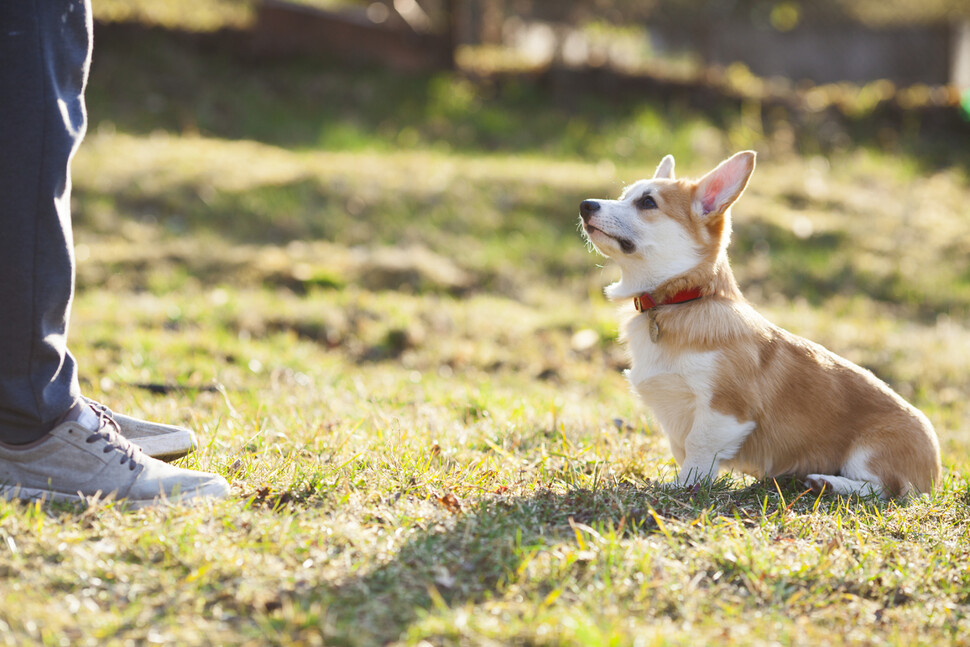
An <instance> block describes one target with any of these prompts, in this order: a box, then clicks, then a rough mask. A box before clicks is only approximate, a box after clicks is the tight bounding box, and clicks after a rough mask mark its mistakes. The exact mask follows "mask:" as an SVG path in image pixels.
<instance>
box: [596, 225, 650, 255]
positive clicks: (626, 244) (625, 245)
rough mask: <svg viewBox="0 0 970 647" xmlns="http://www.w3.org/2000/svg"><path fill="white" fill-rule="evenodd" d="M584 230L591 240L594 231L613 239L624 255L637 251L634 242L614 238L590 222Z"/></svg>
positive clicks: (617, 237)
mask: <svg viewBox="0 0 970 647" xmlns="http://www.w3.org/2000/svg"><path fill="white" fill-rule="evenodd" d="M583 228H584V229H586V235H587V236H590V237H591V238H590V239H591V240H592V235H593V232H594V231H598V232H599V233H601V234H603V235H604V236H606V237H607V238H612V239H613V240H615V241H616V244H617V245H619V246H620V250H621V251H622V252H623V253H624V254H632V253H633V252H635V251H636V249H637V246H636V245H634V244H633V241H632V240H630V239H628V238H620V237H619V236H614V235H613V234H608V233H606V232H605V231H603V230H602V229H600V228H599V227H596V226H595V225H591V224H589V223H588V222H584V223H583Z"/></svg>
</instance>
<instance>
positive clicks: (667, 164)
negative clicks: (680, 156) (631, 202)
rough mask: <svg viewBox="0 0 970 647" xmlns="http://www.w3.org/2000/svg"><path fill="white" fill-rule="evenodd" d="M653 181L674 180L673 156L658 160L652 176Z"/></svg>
mask: <svg viewBox="0 0 970 647" xmlns="http://www.w3.org/2000/svg"><path fill="white" fill-rule="evenodd" d="M653 179H655V180H672V179H674V156H673V155H667V156H665V157H664V158H663V159H662V160H660V164H659V165H657V170H656V172H654V174H653Z"/></svg>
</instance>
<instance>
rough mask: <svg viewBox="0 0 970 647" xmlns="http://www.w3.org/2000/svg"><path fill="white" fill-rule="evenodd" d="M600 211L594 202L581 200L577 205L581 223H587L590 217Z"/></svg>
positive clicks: (598, 205)
mask: <svg viewBox="0 0 970 647" xmlns="http://www.w3.org/2000/svg"><path fill="white" fill-rule="evenodd" d="M599 210H600V203H599V202H597V201H596V200H583V201H582V202H580V203H579V215H580V216H581V217H582V218H583V222H589V219H590V216H592V215H593V214H594V213H596V212H597V211H599Z"/></svg>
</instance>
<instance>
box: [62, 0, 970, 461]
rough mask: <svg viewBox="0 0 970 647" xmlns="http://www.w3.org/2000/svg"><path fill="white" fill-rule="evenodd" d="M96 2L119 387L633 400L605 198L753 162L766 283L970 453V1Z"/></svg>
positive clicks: (104, 340)
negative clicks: (593, 248)
mask: <svg viewBox="0 0 970 647" xmlns="http://www.w3.org/2000/svg"><path fill="white" fill-rule="evenodd" d="M94 10H95V18H96V26H95V53H94V64H93V68H92V73H91V80H90V85H89V91H88V108H89V114H90V128H89V134H88V139H87V141H86V142H85V144H84V145H83V146H82V149H81V151H80V153H79V154H78V156H77V158H76V160H75V163H74V174H75V190H74V213H75V222H76V234H77V235H76V240H77V252H78V259H79V266H78V290H79V298H78V306H77V308H76V311H75V321H76V324H75V328H74V331H75V332H74V339H75V346H76V347H77V352H78V353H79V354H82V356H83V357H82V359H83V361H84V362H85V364H83V365H84V366H87V367H88V371H89V372H88V374H87V377H86V379H87V380H88V383H87V385H86V387H85V388H86V389H87V390H88V391H89V392H90V391H94V392H95V393H93V395H95V396H97V395H98V393H97V392H98V391H112V390H118V389H119V388H120V389H121V390H120V391H118V393H116V394H115V400H116V399H117V398H118V397H126V394H131V393H132V392H131V391H130V390H128V389H127V388H122V387H127V386H129V385H136V386H137V385H148V387H151V388H154V389H155V391H156V392H165V390H166V389H170V388H178V389H185V388H192V389H201V390H202V392H203V393H204V392H205V391H206V389H209V388H210V387H211V386H212V385H213V384H216V383H218V384H220V385H224V386H226V387H229V388H234V389H239V390H242V391H247V389H248V391H247V392H252V393H258V392H260V390H261V389H275V388H279V389H280V391H279V393H277V395H278V396H279V397H282V394H284V393H287V392H288V391H287V389H290V388H306V389H308V393H309V392H317V393H319V392H321V391H320V390H321V388H322V386H321V385H330V386H331V387H332V388H333V392H332V394H331V395H333V394H338V395H339V394H340V393H342V392H345V391H346V390H347V388H348V387H347V384H346V380H347V379H351V378H350V377H348V376H350V375H357V374H358V373H359V372H361V371H371V372H372V375H373V379H374V380H375V382H374V384H384V385H385V387H387V385H388V384H391V385H396V384H398V383H400V382H401V381H402V380H403V381H404V382H406V383H408V384H411V385H415V384H421V385H423V386H422V388H423V389H425V390H424V391H423V392H422V393H420V394H418V395H417V396H415V395H414V394H411V395H408V396H407V398H409V401H410V398H412V397H417V398H418V399H419V400H421V399H428V398H430V399H434V397H435V396H434V393H435V391H436V390H442V392H447V390H448V389H450V388H465V387H466V386H467V387H468V388H472V389H475V388H479V385H481V384H483V383H491V384H493V385H495V387H494V388H496V389H503V388H508V389H512V390H513V391H516V390H517V389H519V391H518V392H520V393H528V391H521V389H522V388H524V387H523V385H529V386H528V387H527V388H529V389H532V388H548V389H550V393H553V392H557V391H562V390H563V389H568V388H578V387H575V385H577V384H586V385H589V384H592V383H598V382H597V380H600V379H601V378H602V379H605V380H607V383H604V384H606V386H604V387H603V388H604V389H606V390H604V391H603V393H599V392H597V393H596V394H591V393H590V392H589V391H588V390H587V391H582V392H579V391H577V393H576V398H575V401H576V402H582V401H584V398H585V399H586V400H585V401H587V402H588V401H590V400H589V399H591V398H593V399H595V398H598V397H602V398H606V400H603V402H608V403H610V404H608V405H605V404H604V405H603V406H607V407H614V406H616V407H619V406H621V405H619V404H614V403H618V402H620V401H621V400H622V402H624V403H625V404H623V405H622V406H623V407H630V406H632V405H630V404H626V402H627V400H628V398H626V391H625V386H623V384H622V379H621V378H620V376H619V374H618V370H619V369H621V368H622V367H623V366H624V365H625V362H626V360H625V358H624V356H623V352H622V349H621V348H620V347H619V346H618V345H617V344H616V342H615V336H616V321H615V316H614V313H613V307H612V306H611V305H610V304H607V303H606V302H605V301H604V299H603V297H602V293H601V290H602V287H603V286H604V285H605V284H607V283H608V282H610V281H611V280H613V279H614V278H615V277H616V274H615V270H614V268H612V267H610V266H609V265H608V264H606V265H605V266H604V263H605V260H604V259H602V258H598V257H596V256H595V255H593V254H591V253H590V251H589V250H588V249H587V248H586V246H585V245H584V243H583V240H582V237H581V235H580V232H579V231H578V228H577V222H578V217H577V208H578V206H577V205H578V203H579V202H580V201H581V200H582V199H584V198H588V197H613V196H616V195H617V194H619V193H620V191H622V188H623V186H624V185H625V184H627V183H630V182H633V181H635V180H636V179H638V178H640V177H644V176H648V175H650V174H652V172H653V169H654V168H655V166H656V164H657V162H658V161H659V160H660V158H661V157H662V156H663V155H665V154H667V153H672V154H674V155H675V157H676V158H677V160H678V172H679V173H680V174H682V175H687V176H698V175H700V174H702V173H704V172H706V171H707V170H708V169H710V168H712V167H713V166H714V165H715V164H716V163H717V162H719V161H720V160H721V159H723V158H724V157H726V156H727V155H729V154H731V153H733V152H734V151H736V150H739V149H746V148H753V149H755V150H756V151H758V153H759V158H758V169H757V171H756V173H755V176H754V179H753V181H752V184H751V185H750V187H749V190H748V191H747V192H746V194H745V197H744V199H743V200H742V201H741V202H740V203H739V205H738V206H737V207H736V208H735V239H734V243H733V246H732V248H731V255H732V261H733V265H734V267H735V269H736V272H737V274H738V277H739V280H740V281H741V283H742V288H743V289H744V291H745V294H746V295H747V296H748V298H749V299H750V300H752V301H753V302H754V303H755V304H756V305H757V306H758V307H759V308H761V309H763V310H765V311H766V313H767V314H768V315H769V317H771V318H773V319H774V320H776V321H777V322H778V323H780V324H782V325H784V326H786V327H789V328H790V329H793V330H794V331H795V332H797V333H800V334H803V335H806V336H810V337H813V338H815V339H817V340H818V341H821V342H822V343H825V344H826V345H829V346H830V347H832V348H833V349H835V350H836V351H838V352H840V353H843V354H845V355H847V356H849V357H850V358H851V359H853V360H855V361H857V362H859V363H861V364H863V365H864V366H866V367H869V368H871V369H873V370H874V371H875V372H876V373H877V374H878V375H879V376H880V377H883V378H884V379H886V380H888V381H889V382H890V383H892V385H893V386H894V387H896V388H897V389H898V390H900V391H901V392H902V393H903V394H904V395H905V396H907V397H909V398H912V399H914V400H915V401H916V403H917V404H918V405H919V406H921V407H923V408H924V409H925V410H926V411H927V412H928V414H929V415H930V417H931V418H932V419H933V421H934V423H936V425H937V426H938V428H940V429H941V436H943V437H944V440H945V444H946V443H950V445H949V447H950V448H953V447H954V446H957V445H958V446H960V447H961V448H965V446H966V445H970V425H968V422H967V417H966V415H965V414H966V412H967V405H966V404H965V403H966V402H968V401H970V359H968V358H970V331H968V330H967V326H966V321H967V314H968V312H970V261H968V259H970V236H968V232H967V229H968V227H967V217H966V205H967V204H970V185H968V164H970V152H968V151H970V146H968V143H970V121H968V110H967V106H968V105H970V99H968V97H970V94H967V90H968V88H970V79H968V76H970V40H968V39H970V27H968V25H970V2H968V1H967V0H923V1H919V2H916V1H903V0H890V1H886V0H871V1H869V0H862V1H852V2H850V1H849V0H819V1H816V2H798V1H794V0H781V1H776V0H735V1H733V2H732V1H723V2H702V1H698V0H670V1H666V2H662V1H660V0H655V1H650V0H646V1H632V0H631V1H615V2H606V1H603V0H576V1H572V2H568V1H563V0H555V1H553V0H450V1H449V0H393V1H392V0H387V1H380V2H341V1H337V0H332V1H324V0H314V1H312V2H310V1H307V2H280V1H277V0H262V1H257V0H238V1H231V0H177V1H176V0H171V1H169V2H164V3H159V2H150V1H144V2H142V1H134V0H95V2H94ZM130 299H136V300H137V303H138V304H139V307H138V308H136V309H134V311H129V310H128V309H127V308H126V307H123V306H122V305H121V304H123V303H127V301H126V300H130ZM112 310H119V311H121V312H115V313H113V314H112V316H111V317H108V316H107V315H106V314H105V313H107V312H111V311H112ZM118 330H123V331H127V333H128V336H127V337H124V341H120V340H119V335H118V334H117V332H118ZM590 367H601V368H602V370H603V371H605V373H603V374H602V375H601V374H599V373H590V371H591V370H592V369H591V368H590ZM597 370H600V369H597ZM603 376H606V377H603ZM267 378H271V379H269V380H267ZM353 379H357V378H356V377H355V378H353ZM452 382H453V386H447V385H448V384H451V383H452ZM463 385H465V386H463ZM535 385H538V386H535ZM607 387H609V388H608V389H607ZM395 388H396V387H395ZM415 388H416V387H415ZM614 388H615V389H616V390H617V393H618V394H619V395H617V396H615V397H616V398H620V399H613V398H614V396H612V395H606V393H607V392H609V393H612V392H613V391H612V389H614ZM380 390H381V389H380V388H378V387H375V386H373V384H372V385H371V387H368V389H365V390H364V391H362V392H361V393H364V395H360V397H363V398H365V399H366V398H369V397H371V396H370V395H367V394H370V393H374V392H378V391H380ZM193 393H194V391H193ZM264 396H266V394H263V395H260V396H259V397H260V398H261V401H267V400H266V397H270V398H272V397H276V396H273V395H272V393H271V394H270V395H269V396H266V397H264ZM127 397H134V396H130V395H129V396H127ZM202 397H205V396H204V395H203V396H202ZM212 397H214V398H215V402H216V404H213V407H217V405H218V397H219V396H218V395H213V396H212ZM308 397H309V396H308ZM375 397H376V396H375ZM402 397H403V396H402ZM443 397H444V396H443ZM449 397H450V396H449ZM536 397H538V396H536ZM550 397H558V396H551V395H550ZM445 399H446V400H447V399H448V398H445ZM107 401H112V398H111V397H107ZM337 401H339V397H337V398H331V400H329V401H327V402H323V403H321V402H314V405H315V406H317V407H323V409H322V410H323V411H325V412H328V413H324V414H321V415H327V416H337V414H336V413H334V409H333V408H334V407H336V406H337V405H336V404H334V402H337ZM357 404H359V402H358V403H357ZM119 406H120V405H119ZM274 406H275V407H276V408H279V407H280V406H282V405H281V403H280V402H277V403H276V404H275V405H274ZM301 406H303V405H301ZM347 406H348V407H351V408H353V406H356V405H354V404H353V403H351V404H348V405H347ZM463 406H464V405H463ZM468 406H471V405H468ZM475 406H477V405H475ZM472 408H473V409H474V407H472ZM214 410H215V409H214ZM463 410H464V409H463ZM633 410H635V409H631V411H633ZM624 411H626V409H624ZM624 415H633V414H632V413H628V414H624ZM337 417H339V416H337ZM607 418H609V419H612V415H610V414H604V419H607ZM954 443H955V444H956V445H954Z"/></svg>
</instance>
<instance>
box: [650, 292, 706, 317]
mask: <svg viewBox="0 0 970 647" xmlns="http://www.w3.org/2000/svg"><path fill="white" fill-rule="evenodd" d="M702 296H704V295H703V294H701V291H700V289H699V288H691V289H689V290H681V291H680V292H678V293H677V294H675V295H673V296H671V297H667V298H666V299H664V300H663V301H661V302H660V303H657V302H656V301H654V298H653V297H652V296H650V295H649V294H648V293H646V292H644V293H643V294H640V295H638V296H635V297H633V307H634V308H636V309H637V312H646V311H647V310H649V309H650V308H656V307H657V306H666V305H670V304H672V303H685V302H687V301H694V300H695V299H700V298H701V297H702Z"/></svg>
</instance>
